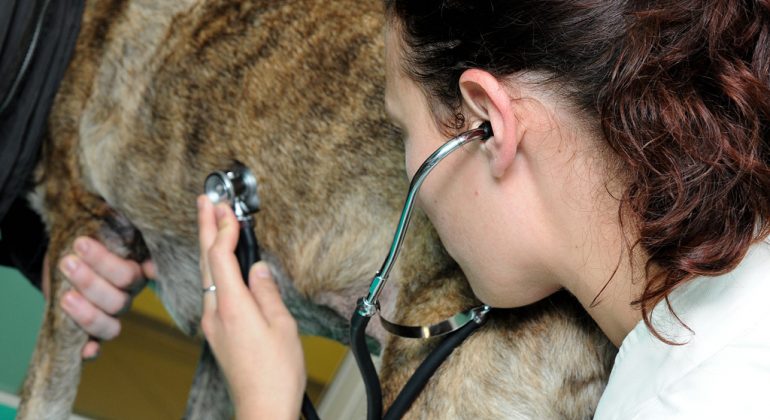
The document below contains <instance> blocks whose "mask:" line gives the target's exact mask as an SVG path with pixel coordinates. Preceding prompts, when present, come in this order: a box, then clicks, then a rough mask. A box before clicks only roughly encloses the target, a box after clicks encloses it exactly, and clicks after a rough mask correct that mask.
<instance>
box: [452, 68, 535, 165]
mask: <svg viewBox="0 0 770 420" xmlns="http://www.w3.org/2000/svg"><path fill="white" fill-rule="evenodd" d="M460 91H461V92H462V95H463V102H464V103H463V105H464V107H465V112H466V115H465V116H466V120H467V121H468V122H470V123H471V124H473V125H474V126H475V125H476V123H477V122H481V121H489V122H490V123H491V124H492V132H493V133H494V134H493V136H492V137H490V138H489V139H487V140H486V142H485V144H484V145H485V148H486V150H487V151H488V153H489V158H490V161H489V163H490V170H491V173H492V176H494V177H495V178H500V177H502V176H503V175H504V174H505V172H506V171H507V170H508V168H510V167H511V165H513V162H514V158H515V157H516V150H517V148H518V144H519V141H521V138H522V136H523V132H521V127H520V126H519V124H518V123H517V121H516V118H515V114H514V110H513V100H512V98H511V95H510V93H509V92H508V91H507V90H506V88H505V86H503V84H502V83H500V81H499V80H497V78H496V77H494V76H493V75H491V74H490V73H488V72H486V71H483V70H479V69H470V70H466V71H465V72H464V73H463V74H462V76H460Z"/></svg>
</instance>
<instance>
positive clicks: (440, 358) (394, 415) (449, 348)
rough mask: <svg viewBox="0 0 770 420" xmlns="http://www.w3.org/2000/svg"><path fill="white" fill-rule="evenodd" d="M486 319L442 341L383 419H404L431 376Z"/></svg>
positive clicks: (471, 323)
mask: <svg viewBox="0 0 770 420" xmlns="http://www.w3.org/2000/svg"><path fill="white" fill-rule="evenodd" d="M485 319H486V318H482V319H481V320H480V321H478V322H477V321H472V322H469V323H467V324H465V326H464V327H462V328H460V329H459V330H457V331H455V332H453V333H451V334H449V335H447V336H446V338H445V339H444V340H442V341H441V343H440V344H439V345H438V347H436V348H435V349H433V351H432V352H430V355H429V356H428V358H427V359H425V360H424V361H423V362H422V363H421V364H420V366H419V367H418V368H417V370H415V371H414V374H412V377H411V378H409V381H408V382H407V383H406V385H404V387H403V388H402V389H401V392H399V394H398V397H396V399H395V401H393V404H391V405H390V408H388V411H387V412H386V413H385V417H383V419H384V420H395V419H400V418H401V417H403V416H404V414H406V412H407V410H409V407H411V406H412V403H413V402H414V400H415V399H417V396H418V395H420V392H422V390H423V388H425V385H426V384H427V383H428V381H429V380H430V378H431V376H433V374H434V373H435V372H436V370H437V369H438V368H439V366H441V364H442V363H444V360H446V358H447V357H449V355H450V354H452V352H453V351H454V349H455V348H457V346H459V345H460V344H462V342H463V341H465V339H466V338H468V337H469V336H470V335H471V334H473V332H474V331H476V330H477V329H479V327H481V325H483V324H484V320H485Z"/></svg>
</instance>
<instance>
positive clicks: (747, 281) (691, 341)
mask: <svg viewBox="0 0 770 420" xmlns="http://www.w3.org/2000/svg"><path fill="white" fill-rule="evenodd" d="M670 301H671V306H672V307H673V308H674V311H675V312H676V314H677V315H678V316H679V318H680V319H681V320H682V321H684V323H685V324H686V325H687V326H688V327H689V328H690V329H691V330H692V332H690V331H688V330H687V329H686V328H685V327H683V326H682V325H681V324H679V323H678V322H677V321H676V319H675V318H674V317H673V316H672V315H671V313H670V312H669V310H668V309H667V308H666V303H665V302H661V303H660V304H658V305H657V306H656V307H655V309H654V310H653V317H652V319H653V325H655V327H656V329H657V330H658V331H659V332H661V333H662V335H663V336H664V337H667V338H669V339H672V340H673V341H675V342H679V343H685V344H683V345H680V346H671V345H668V344H665V343H663V342H661V341H660V340H658V339H657V338H655V337H654V336H653V335H652V333H651V332H650V331H649V330H648V328H647V327H646V326H645V324H644V323H643V322H640V323H639V324H638V325H636V327H635V328H634V329H633V330H631V332H630V333H629V334H628V336H626V338H625V339H624V340H623V343H622V345H621V346H620V350H619V352H618V355H617V357H616V359H615V366H614V367H613V369H612V373H611V374H610V380H609V383H608V384H607V388H606V390H605V392H604V394H603V395H602V398H601V400H600V401H599V407H598V408H597V411H596V415H595V417H594V419H599V420H607V419H619V420H620V419H622V420H630V419H698V420H704V419H720V420H727V419H770V243H768V242H767V241H766V242H763V243H760V244H757V245H754V246H753V247H752V248H751V249H750V250H749V253H748V254H747V256H746V257H745V258H744V259H743V261H741V263H740V265H739V266H738V267H737V268H736V269H735V270H733V271H731V272H730V273H728V274H725V275H722V276H719V277H700V278H697V279H695V280H693V281H692V282H691V283H688V284H686V285H684V286H682V287H680V288H679V289H677V290H675V291H674V292H673V293H672V294H671V297H670Z"/></svg>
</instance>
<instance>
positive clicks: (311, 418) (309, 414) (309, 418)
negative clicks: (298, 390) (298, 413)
mask: <svg viewBox="0 0 770 420" xmlns="http://www.w3.org/2000/svg"><path fill="white" fill-rule="evenodd" d="M302 418H304V419H305V420H321V419H320V418H319V417H318V413H316V411H315V407H313V402H312V401H310V398H309V397H308V396H307V393H305V395H303V396H302Z"/></svg>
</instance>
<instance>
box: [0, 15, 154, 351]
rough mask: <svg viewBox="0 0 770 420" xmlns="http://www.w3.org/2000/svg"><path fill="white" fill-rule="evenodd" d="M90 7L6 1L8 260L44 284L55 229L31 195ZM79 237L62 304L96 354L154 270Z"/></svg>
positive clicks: (1, 119)
mask: <svg viewBox="0 0 770 420" xmlns="http://www.w3.org/2000/svg"><path fill="white" fill-rule="evenodd" d="M82 13H83V0H59V1H54V0H3V1H2V2H0V265H4V266H10V267H14V268H16V269H18V270H19V271H20V272H21V273H22V274H23V275H24V276H25V277H26V278H27V279H29V281H30V282H31V283H32V284H34V285H35V286H36V287H37V288H38V289H41V290H43V291H44V292H45V291H46V288H47V285H46V282H47V276H46V274H45V273H44V272H43V267H44V260H45V255H46V247H47V244H48V237H47V235H46V232H45V227H44V225H43V223H42V221H41V220H40V217H39V216H38V215H37V214H36V213H35V212H34V211H33V210H32V209H31V208H30V207H29V204H28V203H27V201H26V199H25V197H24V196H25V194H26V193H27V192H28V190H29V188H30V187H31V175H32V170H33V168H34V166H35V164H36V163H37V160H38V157H39V151H40V145H41V143H42V140H43V136H44V134H45V127H46V119H47V117H48V114H49V111H50V109H51V106H52V103H53V100H54V97H55V94H56V90H57V89H58V86H59V83H60V81H61V79H62V77H63V76H64V72H65V70H66V68H67V64H68V63H69V60H70V57H71V55H72V52H73V50H74V47H75V41H76V39H77V35H78V32H79V29H80V21H81V18H82ZM75 245H76V249H85V252H83V251H80V250H78V251H76V252H77V255H70V256H67V257H65V258H64V259H63V260H62V261H61V263H60V264H59V266H60V267H61V268H62V269H63V271H64V272H65V273H68V274H69V279H70V281H71V282H72V284H73V285H74V287H75V290H73V291H71V292H69V293H68V294H66V295H65V296H64V299H63V301H62V306H63V308H64V310H65V312H67V313H68V314H69V315H70V316H71V317H72V318H73V319H74V320H75V321H76V322H77V323H78V324H79V325H80V326H81V327H82V328H83V329H84V330H85V331H87V332H88V333H89V334H90V335H91V336H92V337H93V339H92V340H90V341H89V342H88V343H87V344H86V346H85V347H84V348H83V353H82V354H83V357H85V358H92V357H95V356H96V355H97V353H98V350H99V343H98V340H99V339H111V338H113V337H115V336H116V335H117V334H118V332H119V331H120V324H119V322H118V320H117V319H116V318H115V316H114V314H115V313H118V312H120V311H121V310H122V309H123V308H125V307H126V306H127V305H128V304H130V301H131V299H130V294H129V293H128V292H127V291H126V290H130V289H133V288H134V287H135V285H136V284H137V283H139V282H141V281H142V278H143V275H144V274H145V271H149V273H150V274H154V273H153V270H152V265H151V264H145V265H144V268H145V269H146V270H144V271H143V270H142V268H141V267H140V266H139V265H138V264H136V263H134V262H131V261H127V260H124V259H122V258H119V257H117V256H116V255H114V254H111V253H110V252H109V251H108V250H107V249H106V248H104V247H103V246H102V245H101V244H99V243H98V242H96V241H94V240H92V239H89V238H78V239H77V240H76V242H75ZM118 286H120V287H118ZM116 307H117V310H116V309H115V308H116Z"/></svg>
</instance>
